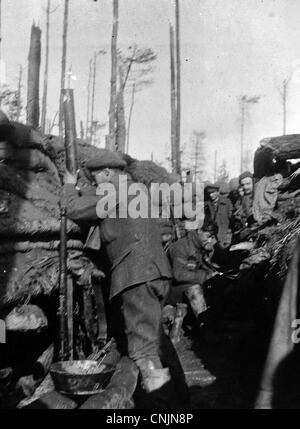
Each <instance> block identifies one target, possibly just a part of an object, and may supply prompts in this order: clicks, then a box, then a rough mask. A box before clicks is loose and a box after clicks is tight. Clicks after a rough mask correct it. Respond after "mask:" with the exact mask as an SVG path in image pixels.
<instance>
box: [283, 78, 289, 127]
mask: <svg viewBox="0 0 300 429" xmlns="http://www.w3.org/2000/svg"><path fill="white" fill-rule="evenodd" d="M287 86H288V80H287V79H285V80H284V81H283V92H282V108H283V132H282V134H283V135H285V134H286V101H287Z"/></svg>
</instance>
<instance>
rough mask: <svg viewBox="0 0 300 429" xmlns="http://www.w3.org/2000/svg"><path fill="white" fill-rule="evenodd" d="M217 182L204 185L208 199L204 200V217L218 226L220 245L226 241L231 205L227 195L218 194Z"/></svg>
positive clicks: (231, 211) (223, 244) (231, 210)
mask: <svg viewBox="0 0 300 429" xmlns="http://www.w3.org/2000/svg"><path fill="white" fill-rule="evenodd" d="M219 189H220V186H219V185H218V184H211V183H208V184H207V185H206V187H205V192H206V194H207V197H208V200H207V201H206V202H205V218H206V220H207V221H208V222H210V223H215V224H216V225H217V227H218V234H217V238H218V243H219V245H220V246H221V247H223V246H225V242H227V236H228V231H229V229H230V223H231V217H232V213H233V206H232V204H231V201H230V199H229V198H227V196H225V195H220V192H219Z"/></svg>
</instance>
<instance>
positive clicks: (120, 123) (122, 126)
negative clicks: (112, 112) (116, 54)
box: [116, 64, 126, 153]
mask: <svg viewBox="0 0 300 429" xmlns="http://www.w3.org/2000/svg"><path fill="white" fill-rule="evenodd" d="M124 85H125V82H124V74H123V67H122V65H121V64H120V65H119V91H118V100H117V132H116V145H117V150H118V151H120V152H123V153H125V146H126V122H125V105H124V88H125V86H124Z"/></svg>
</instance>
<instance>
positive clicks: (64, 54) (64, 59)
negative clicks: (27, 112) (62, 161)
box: [58, 0, 69, 137]
mask: <svg viewBox="0 0 300 429" xmlns="http://www.w3.org/2000/svg"><path fill="white" fill-rule="evenodd" d="M68 18H69V0H65V9H64V20H63V42H62V45H63V48H62V58H61V81H60V90H61V91H60V101H59V119H58V124H59V136H60V137H63V115H64V112H63V99H62V97H63V90H64V89H65V80H66V63H67V35H68Z"/></svg>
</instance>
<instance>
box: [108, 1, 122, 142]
mask: <svg viewBox="0 0 300 429" xmlns="http://www.w3.org/2000/svg"><path fill="white" fill-rule="evenodd" d="M118 28H119V0H113V30H112V40H111V81H110V107H109V135H108V139H107V142H106V146H107V149H111V150H115V149H116V106H117V66H118V52H117V38H118Z"/></svg>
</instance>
